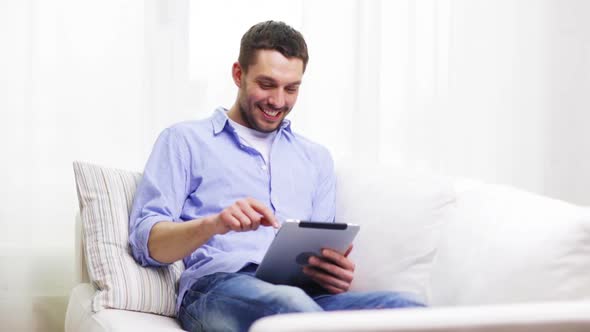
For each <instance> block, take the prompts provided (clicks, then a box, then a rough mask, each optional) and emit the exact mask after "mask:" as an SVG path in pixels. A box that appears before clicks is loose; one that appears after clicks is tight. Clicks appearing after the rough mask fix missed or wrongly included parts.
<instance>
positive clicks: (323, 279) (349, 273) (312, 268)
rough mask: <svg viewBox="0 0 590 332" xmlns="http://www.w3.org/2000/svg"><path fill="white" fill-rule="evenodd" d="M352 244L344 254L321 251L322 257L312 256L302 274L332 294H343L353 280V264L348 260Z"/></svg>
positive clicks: (326, 250) (333, 251)
mask: <svg viewBox="0 0 590 332" xmlns="http://www.w3.org/2000/svg"><path fill="white" fill-rule="evenodd" d="M351 251H352V244H351V245H350V246H349V247H348V249H347V250H346V252H345V253H344V254H341V253H339V252H337V251H335V250H331V249H322V257H321V258H320V257H317V256H312V257H310V258H309V265H308V266H306V267H304V268H303V272H304V273H305V274H307V275H308V276H310V277H311V279H313V280H314V281H315V282H317V283H318V284H319V285H320V286H322V287H323V288H324V289H326V290H327V291H328V292H330V293H332V294H339V293H344V292H346V291H348V290H349V289H350V285H351V283H352V279H353V278H354V267H355V266H354V263H353V262H352V261H351V260H350V259H348V255H349V254H350V252H351Z"/></svg>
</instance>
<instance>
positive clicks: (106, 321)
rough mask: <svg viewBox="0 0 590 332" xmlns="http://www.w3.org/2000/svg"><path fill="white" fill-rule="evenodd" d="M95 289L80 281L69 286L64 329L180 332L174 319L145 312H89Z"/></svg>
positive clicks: (86, 331) (74, 331) (69, 331)
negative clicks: (73, 285) (74, 285)
mask: <svg viewBox="0 0 590 332" xmlns="http://www.w3.org/2000/svg"><path fill="white" fill-rule="evenodd" d="M95 293H96V289H95V288H94V287H93V286H92V285H91V284H79V285H77V286H76V287H74V289H73V290H72V293H71V295H70V301H69V303H68V310H67V313H66V321H65V332H126V331H142V332H182V331H183V330H182V328H181V327H180V325H179V324H178V322H177V321H176V319H174V318H171V317H167V316H161V315H155V314H149V313H145V312H136V311H127V310H116V309H104V310H101V311H99V312H96V313H94V312H92V309H91V307H90V303H91V301H92V297H93V296H94V294H95Z"/></svg>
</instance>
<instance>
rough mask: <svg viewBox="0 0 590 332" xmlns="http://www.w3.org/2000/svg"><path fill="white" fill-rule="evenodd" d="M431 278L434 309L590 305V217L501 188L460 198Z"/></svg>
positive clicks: (585, 211)
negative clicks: (541, 303)
mask: <svg viewBox="0 0 590 332" xmlns="http://www.w3.org/2000/svg"><path fill="white" fill-rule="evenodd" d="M455 212H456V213H455V216H454V217H453V220H452V221H451V222H450V223H449V224H448V225H447V228H446V229H445V232H444V234H443V236H442V238H441V239H442V240H441V243H440V245H439V250H438V254H437V257H436V259H435V263H434V266H433V271H432V303H433V304H434V305H475V304H495V303H510V302H530V301H553V300H574V299H590V213H589V212H590V211H589V210H588V209H587V208H582V207H579V206H575V205H572V204H568V203H566V202H563V201H559V200H555V199H550V198H547V197H543V196H540V195H536V194H532V193H528V192H525V191H522V190H518V189H515V188H512V187H508V186H502V185H480V186H477V187H475V188H473V189H471V190H467V191H465V192H463V193H462V194H460V195H459V196H458V200H457V209H456V210H455Z"/></svg>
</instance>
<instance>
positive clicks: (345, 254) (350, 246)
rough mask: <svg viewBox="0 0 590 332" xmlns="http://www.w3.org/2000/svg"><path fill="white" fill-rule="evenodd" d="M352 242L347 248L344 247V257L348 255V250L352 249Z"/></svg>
mask: <svg viewBox="0 0 590 332" xmlns="http://www.w3.org/2000/svg"><path fill="white" fill-rule="evenodd" d="M352 247H353V245H352V243H351V244H350V245H349V246H348V249H346V252H345V253H344V257H348V255H350V252H351V251H352Z"/></svg>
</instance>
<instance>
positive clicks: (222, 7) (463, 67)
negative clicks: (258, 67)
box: [188, 0, 590, 204]
mask: <svg viewBox="0 0 590 332" xmlns="http://www.w3.org/2000/svg"><path fill="white" fill-rule="evenodd" d="M189 7H190V17H189V19H188V24H189V36H188V39H189V44H190V46H189V50H188V51H189V52H190V58H189V59H188V61H189V63H190V65H189V70H190V79H189V81H190V82H196V83H197V84H198V86H199V88H200V92H199V94H200V96H201V97H203V100H201V101H199V102H197V103H195V104H194V105H193V106H196V108H195V110H194V111H195V112H196V113H195V114H197V113H198V114H199V116H205V115H206V114H209V113H210V110H211V109H212V108H213V107H215V106H216V105H224V106H226V107H228V106H230V104H231V103H232V102H233V100H234V98H235V93H236V90H235V87H234V86H233V83H232V81H231V79H230V76H229V75H230V66H231V63H232V62H233V61H235V59H236V58H237V52H238V40H239V38H240V36H241V34H242V33H243V32H244V31H245V30H246V29H247V28H248V27H249V26H250V25H252V24H253V23H255V22H258V21H263V20H267V19H275V20H284V21H285V22H287V23H289V24H291V25H293V26H294V27H295V28H297V29H299V30H300V31H301V32H302V33H303V34H304V36H305V37H306V40H307V42H308V45H309V49H310V63H309V66H308V70H307V72H306V74H305V76H304V84H303V85H302V89H301V93H300V99H299V101H298V104H297V106H296V108H295V109H294V111H293V113H292V114H291V115H290V116H291V119H292V120H293V122H294V128H296V129H297V130H299V131H300V132H302V133H303V134H305V135H307V136H309V137H310V138H312V139H315V140H316V141H318V142H321V143H323V144H325V145H327V146H328V147H329V148H330V149H331V151H332V153H333V154H334V156H335V157H336V158H337V159H340V158H343V157H354V159H355V160H363V161H365V162H383V163H391V164H398V165H402V166H405V167H411V168H421V169H426V170H430V171H434V172H440V173H443V174H448V175H457V176H466V177H472V178H478V179H482V180H485V181H490V182H499V183H507V184H512V185H515V186H518V187H521V188H524V189H527V190H531V191H534V192H537V193H541V194H545V195H549V196H552V197H556V198H560V199H565V200H568V201H571V202H575V203H579V204H589V203H590V194H589V193H588V191H587V190H586V189H584V188H587V187H588V186H589V185H590V175H589V174H588V172H587V171H585V170H586V169H588V168H589V167H590V157H588V153H587V152H588V151H589V148H590V146H589V144H590V143H588V142H590V137H589V136H590V135H589V134H588V131H587V130H584V129H583V128H582V127H581V126H582V124H581V123H590V115H588V113H587V112H585V111H584V110H585V109H589V106H590V102H589V100H588V97H587V96H586V94H585V93H584V92H582V91H583V90H584V89H588V88H589V87H590V86H589V83H588V80H589V77H590V75H589V74H588V66H589V62H588V59H589V58H590V57H589V56H588V49H589V47H590V46H589V42H588V40H589V38H590V33H589V32H588V31H590V29H589V28H590V23H588V22H587V21H586V20H585V19H584V18H585V14H584V13H588V12H589V10H590V4H589V3H587V2H584V1H579V0H567V1H557V0H542V1H535V0H520V1H509V0H500V1H488V0H473V1H472V0H418V1H413V0H394V1H385V0H383V1H379V0H375V1H359V0H356V1H355V0H342V1H311V0H298V1H249V2H247V3H242V2H240V1H230V0H221V1H215V2H210V1H191V2H190V6H189ZM285 8H288V10H286V9H285ZM203 93H204V95H203ZM566 151H567V152H566ZM580 153H581V154H583V156H582V155H580ZM347 159H348V158H347Z"/></svg>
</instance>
